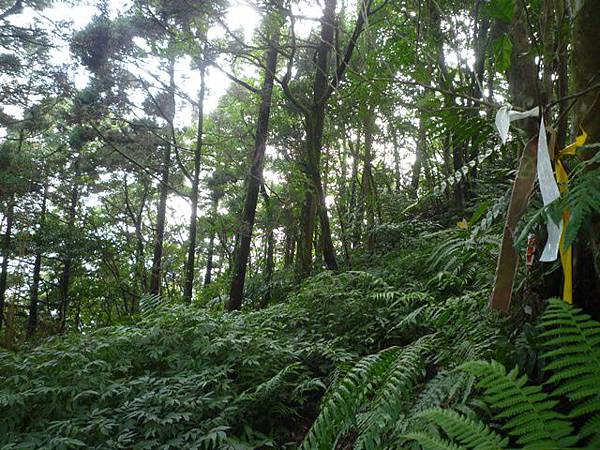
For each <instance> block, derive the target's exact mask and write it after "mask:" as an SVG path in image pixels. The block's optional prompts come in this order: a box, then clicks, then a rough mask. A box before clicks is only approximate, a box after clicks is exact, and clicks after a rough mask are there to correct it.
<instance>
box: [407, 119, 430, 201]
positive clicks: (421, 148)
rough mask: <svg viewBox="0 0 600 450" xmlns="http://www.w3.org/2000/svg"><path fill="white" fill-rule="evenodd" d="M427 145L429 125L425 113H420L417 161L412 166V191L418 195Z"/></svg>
mask: <svg viewBox="0 0 600 450" xmlns="http://www.w3.org/2000/svg"><path fill="white" fill-rule="evenodd" d="M426 145H427V126H426V120H425V113H423V112H420V113H419V134H418V137H417V149H416V152H415V163H414V164H413V167H412V178H411V181H410V187H411V193H412V194H413V195H415V196H416V195H417V191H418V190H419V178H420V176H421V167H422V166H423V159H424V158H425V155H424V153H425V146H426Z"/></svg>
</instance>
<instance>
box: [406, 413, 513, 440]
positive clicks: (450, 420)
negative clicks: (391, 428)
mask: <svg viewBox="0 0 600 450" xmlns="http://www.w3.org/2000/svg"><path fill="white" fill-rule="evenodd" d="M415 419H417V420H418V419H425V420H427V421H430V422H433V423H435V424H436V425H438V426H439V427H440V428H442V429H443V430H444V432H445V433H446V434H447V435H448V437H450V438H451V439H454V440H456V441H458V442H459V443H460V445H461V447H456V448H465V449H476V450H497V449H500V448H505V447H506V445H507V444H508V439H507V438H503V437H502V436H500V435H499V434H497V433H496V432H495V431H493V430H491V429H490V428H489V427H488V426H487V425H485V424H484V423H482V422H480V421H477V420H474V419H471V418H469V417H466V416H463V415H461V414H459V413H457V412H456V411H453V410H451V409H443V408H431V409H428V410H425V411H423V412H421V413H419V414H417V415H416V416H415ZM405 437H407V438H409V439H414V440H416V441H418V442H420V443H421V444H422V445H423V447H425V448H426V449H427V448H432V447H430V441H428V440H423V439H422V437H423V436H422V435H420V434H415V433H412V434H410V433H409V434H408V435H406V436H405ZM436 443H437V441H436ZM447 448H450V447H447Z"/></svg>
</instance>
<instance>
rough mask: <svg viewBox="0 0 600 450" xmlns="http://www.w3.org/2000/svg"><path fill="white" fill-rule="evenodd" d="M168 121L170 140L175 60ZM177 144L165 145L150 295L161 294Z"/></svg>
mask: <svg viewBox="0 0 600 450" xmlns="http://www.w3.org/2000/svg"><path fill="white" fill-rule="evenodd" d="M163 116H164V119H165V120H166V121H167V128H168V134H169V139H171V137H172V136H174V133H173V119H174V117H175V58H174V57H171V60H170V61H169V104H168V105H167V110H166V111H164V112H163ZM174 144H175V142H169V143H165V145H164V149H163V160H162V168H161V172H162V174H161V183H160V198H159V201H158V209H157V212H156V236H155V240H154V255H153V257H152V273H151V276H150V293H151V294H152V295H159V294H160V285H161V283H160V280H161V266H162V256H163V243H164V237H165V223H166V215H167V197H168V195H169V187H168V186H169V172H170V166H171V147H172V145H174Z"/></svg>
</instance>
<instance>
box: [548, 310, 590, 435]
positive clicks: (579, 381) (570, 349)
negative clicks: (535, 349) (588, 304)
mask: <svg viewBox="0 0 600 450" xmlns="http://www.w3.org/2000/svg"><path fill="white" fill-rule="evenodd" d="M541 328H542V329H543V330H544V332H543V333H542V334H541V335H540V337H541V338H542V340H543V342H544V344H543V345H544V348H546V349H547V351H546V352H544V353H543V356H544V357H545V358H547V359H549V360H550V361H551V362H550V363H549V364H548V365H547V366H546V368H545V370H547V371H553V372H554V375H552V376H551V377H550V378H549V379H548V384H557V385H558V387H557V388H556V389H555V390H554V395H555V396H559V395H564V396H566V397H567V398H568V399H569V400H571V401H572V402H574V403H575V404H576V406H575V407H574V408H573V409H572V410H571V413H570V415H571V417H579V416H583V415H587V414H594V416H593V417H592V418H591V419H589V420H588V422H587V423H586V424H585V425H584V426H583V429H582V434H583V435H584V436H585V437H588V436H590V437H591V439H592V441H594V442H598V441H600V433H599V432H598V427H597V426H595V425H597V424H600V389H598V386H600V345H599V344H600V324H599V323H598V322H596V321H594V320H592V319H591V318H590V316H588V315H587V314H584V313H583V312H582V311H581V309H579V308H575V307H572V306H569V305H567V304H566V303H565V302H563V301H562V300H560V299H552V300H550V301H549V303H548V307H547V309H546V311H545V312H544V314H543V316H542V320H541Z"/></svg>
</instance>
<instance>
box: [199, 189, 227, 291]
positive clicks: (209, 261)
mask: <svg viewBox="0 0 600 450" xmlns="http://www.w3.org/2000/svg"><path fill="white" fill-rule="evenodd" d="M218 207H219V197H218V195H217V194H216V193H214V192H213V196H212V206H211V216H212V218H213V220H216V217H217V209H218ZM215 235H216V230H215V227H214V225H213V226H212V227H211V230H210V237H209V238H208V248H207V249H206V271H205V272H204V286H208V285H209V284H210V283H211V282H212V270H213V257H214V254H215ZM219 264H221V265H223V256H221V257H219Z"/></svg>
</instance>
